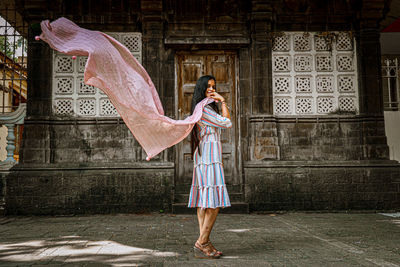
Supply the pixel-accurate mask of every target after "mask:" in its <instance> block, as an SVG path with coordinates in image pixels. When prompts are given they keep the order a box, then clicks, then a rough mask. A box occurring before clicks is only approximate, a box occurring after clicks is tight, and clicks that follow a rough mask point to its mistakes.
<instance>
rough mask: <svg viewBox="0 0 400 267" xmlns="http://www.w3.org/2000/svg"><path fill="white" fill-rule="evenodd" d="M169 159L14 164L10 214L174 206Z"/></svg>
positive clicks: (9, 191) (9, 190)
mask: <svg viewBox="0 0 400 267" xmlns="http://www.w3.org/2000/svg"><path fill="white" fill-rule="evenodd" d="M173 177H174V169H173V165H171V164H159V165H157V164H154V163H153V164H147V165H146V164H134V163H132V164H119V165H116V164H108V165H106V164H104V165H102V166H101V167H100V166H98V165H97V166H94V165H93V166H81V165H76V164H75V165H73V164H58V165H56V164H53V165H51V166H49V165H47V166H46V165H42V166H41V168H40V167H39V166H38V165H37V164H35V165H34V166H32V168H29V166H27V165H25V166H24V167H23V168H22V169H18V166H17V167H15V168H14V169H13V171H12V173H11V175H9V176H8V177H7V199H6V201H7V202H6V203H7V206H6V212H7V214H36V215H45V214H46V215H56V214H90V213H117V212H145V211H154V210H157V211H158V210H165V211H166V212H168V211H170V207H171V202H172V193H173V192H172V190H173Z"/></svg>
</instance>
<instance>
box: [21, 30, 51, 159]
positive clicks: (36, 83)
mask: <svg viewBox="0 0 400 267" xmlns="http://www.w3.org/2000/svg"><path fill="white" fill-rule="evenodd" d="M40 33H41V29H40V26H39V24H38V23H31V24H30V26H29V30H28V98H27V111H26V118H25V124H24V132H23V141H22V146H21V153H20V154H21V155H20V163H49V162H50V130H49V125H48V124H36V123H30V121H32V120H33V121H37V120H38V119H41V120H43V119H44V120H46V118H48V117H49V116H51V104H52V84H51V77H52V65H53V64H52V50H51V48H50V47H49V45H47V44H46V43H44V42H43V41H36V40H35V39H34V37H35V36H36V35H40Z"/></svg>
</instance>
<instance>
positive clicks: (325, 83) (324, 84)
mask: <svg viewBox="0 0 400 267" xmlns="http://www.w3.org/2000/svg"><path fill="white" fill-rule="evenodd" d="M333 79H334V76H333V75H317V77H316V88H317V92H318V93H333V88H334V87H333V86H334V85H333Z"/></svg>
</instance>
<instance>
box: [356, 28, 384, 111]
mask: <svg viewBox="0 0 400 267" xmlns="http://www.w3.org/2000/svg"><path fill="white" fill-rule="evenodd" d="M361 27H362V28H361V29H360V30H359V32H358V36H357V37H358V47H357V48H358V70H359V77H360V80H359V81H360V83H359V84H360V91H359V93H360V95H359V98H360V103H359V104H360V114H362V115H382V114H383V93H382V78H381V52H380V51H381V47H380V40H379V38H380V35H379V28H377V27H370V26H368V25H362V26H361Z"/></svg>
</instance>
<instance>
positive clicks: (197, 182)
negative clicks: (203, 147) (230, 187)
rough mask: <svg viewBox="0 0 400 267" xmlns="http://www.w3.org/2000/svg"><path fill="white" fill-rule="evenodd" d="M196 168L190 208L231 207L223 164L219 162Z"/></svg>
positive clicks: (200, 165)
mask: <svg viewBox="0 0 400 267" xmlns="http://www.w3.org/2000/svg"><path fill="white" fill-rule="evenodd" d="M194 168H195V169H194V172H193V182H192V186H191V188H190V195H189V204H188V207H189V208H194V207H201V208H219V207H222V208H225V207H230V206H231V203H230V200H229V195H228V191H227V189H226V185H225V181H224V170H223V167H222V164H221V163H218V162H216V163H209V164H198V165H195V167H194Z"/></svg>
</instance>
